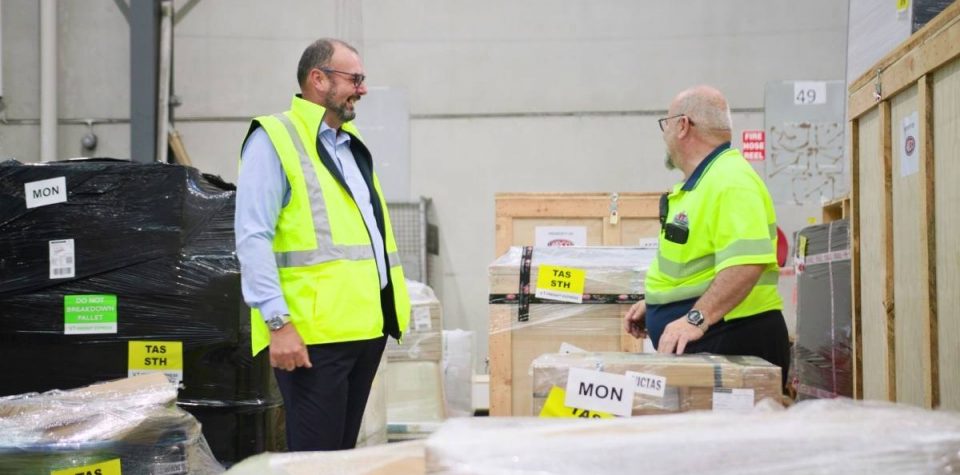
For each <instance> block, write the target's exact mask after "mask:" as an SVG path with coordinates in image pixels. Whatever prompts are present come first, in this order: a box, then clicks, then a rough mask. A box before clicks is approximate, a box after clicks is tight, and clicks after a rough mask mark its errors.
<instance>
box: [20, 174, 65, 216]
mask: <svg viewBox="0 0 960 475" xmlns="http://www.w3.org/2000/svg"><path fill="white" fill-rule="evenodd" d="M23 195H24V197H25V198H26V200H27V209H29V208H37V207H39V206H46V205H52V204H54V203H66V202H67V179H66V177H62V176H61V177H57V178H50V179H48V180H40V181H32V182H30V183H25V184H24V185H23Z"/></svg>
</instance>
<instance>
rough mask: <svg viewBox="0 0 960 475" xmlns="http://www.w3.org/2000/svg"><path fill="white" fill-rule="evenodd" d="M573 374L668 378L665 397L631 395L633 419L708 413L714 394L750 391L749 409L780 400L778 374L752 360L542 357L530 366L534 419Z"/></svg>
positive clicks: (613, 355)
mask: <svg viewBox="0 0 960 475" xmlns="http://www.w3.org/2000/svg"><path fill="white" fill-rule="evenodd" d="M571 368H582V369H588V370H592V371H601V372H604V373H612V374H625V373H626V372H627V371H633V372H637V373H644V374H648V375H655V376H661V377H664V378H666V387H665V389H664V396H663V397H659V396H650V395H644V394H640V393H639V392H638V393H637V394H636V395H634V398H633V411H632V414H633V415H634V416H639V415H647V414H666V413H672V412H686V411H695V410H710V409H712V408H713V403H714V391H715V390H716V389H717V388H725V389H750V390H752V391H753V400H752V402H753V403H758V402H760V401H761V400H763V399H767V398H769V399H772V400H776V401H779V400H780V399H779V398H780V368H779V367H778V366H774V365H772V364H770V363H768V362H766V361H764V360H762V359H760V358H757V357H753V356H721V355H706V354H696V355H680V356H677V355H660V354H634V353H570V354H560V353H556V354H545V355H542V356H540V357H538V358H537V359H536V360H534V361H533V364H532V365H531V369H532V372H533V413H534V414H540V411H541V410H542V409H543V406H544V403H545V402H546V400H547V397H548V396H549V394H550V391H551V389H553V388H554V387H559V388H561V389H563V388H566V387H567V374H568V373H569V371H570V369H571Z"/></svg>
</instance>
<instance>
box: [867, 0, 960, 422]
mask: <svg viewBox="0 0 960 475" xmlns="http://www.w3.org/2000/svg"><path fill="white" fill-rule="evenodd" d="M871 71H872V72H870V73H868V74H865V75H864V76H863V77H861V78H859V79H858V80H857V81H855V82H854V84H853V85H851V87H850V98H849V103H848V106H849V111H848V112H849V113H848V116H849V117H850V123H849V127H848V136H849V137H850V147H849V149H850V151H851V155H850V156H851V170H852V178H853V183H852V194H851V196H852V209H851V211H852V225H853V243H852V244H853V245H852V250H853V256H852V257H853V318H854V346H855V354H856V357H855V364H854V375H855V376H854V377H855V384H854V394H855V396H856V397H859V398H865V399H887V400H891V401H899V402H905V403H910V404H915V405H918V406H923V407H944V408H948V409H953V410H957V409H960V372H958V371H957V370H956V368H955V365H956V361H958V360H960V310H958V309H960V292H958V291H957V289H960V254H958V251H957V250H958V249H960V233H958V231H960V229H958V228H960V213H957V210H956V207H957V203H958V202H960V187H958V186H957V185H956V183H957V181H958V180H960V127H958V125H957V124H958V123H960V2H955V3H953V5H951V6H950V7H948V8H947V9H946V10H944V11H943V12H942V13H941V14H940V15H939V16H937V17H936V18H934V19H933V20H932V21H931V22H930V23H928V24H927V25H926V26H925V27H924V28H923V29H921V30H920V31H918V32H917V33H916V34H914V35H913V36H912V37H910V39H908V40H907V41H906V42H905V43H904V44H902V45H901V46H900V47H899V48H898V49H897V50H895V51H893V52H892V53H890V54H889V55H887V56H886V57H884V58H883V59H882V60H881V61H880V62H879V63H878V64H877V65H876V66H875V67H874V68H872V70H871ZM914 113H916V114H917V116H916V117H917V121H916V129H917V130H916V133H915V135H914V136H915V137H916V140H915V142H914V143H915V144H916V146H917V148H918V151H917V152H915V154H916V156H917V157H918V158H917V160H918V171H917V172H915V173H913V172H910V170H909V169H905V168H903V163H902V162H903V160H902V158H901V157H902V154H903V152H902V149H903V148H904V146H905V142H904V141H902V138H903V135H904V127H905V125H906V124H905V122H904V119H906V118H908V117H910V116H912V114H914ZM908 163H909V162H908ZM934 172H936V173H934Z"/></svg>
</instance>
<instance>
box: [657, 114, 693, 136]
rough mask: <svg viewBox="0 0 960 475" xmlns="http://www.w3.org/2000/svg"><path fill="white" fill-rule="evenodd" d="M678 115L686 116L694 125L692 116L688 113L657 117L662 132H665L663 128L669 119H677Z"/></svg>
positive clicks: (691, 124)
mask: <svg viewBox="0 0 960 475" xmlns="http://www.w3.org/2000/svg"><path fill="white" fill-rule="evenodd" d="M677 117H686V118H687V122H689V123H690V126H691V127H693V120H691V119H690V116H688V115H687V114H677V115H671V116H670V117H664V118H662V119H657V124H659V125H660V132H663V128H664V127H665V126H666V125H667V121H668V120H670V119H676V118H677Z"/></svg>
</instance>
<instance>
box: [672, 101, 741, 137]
mask: <svg viewBox="0 0 960 475" xmlns="http://www.w3.org/2000/svg"><path fill="white" fill-rule="evenodd" d="M698 92H699V91H697V90H692V91H690V93H689V94H684V95H682V96H681V97H680V98H679V99H678V100H677V111H678V113H682V114H684V115H686V116H688V117H690V119H691V120H692V121H693V122H694V124H696V126H697V127H700V128H701V129H703V130H705V131H706V130H708V131H709V133H710V134H711V135H716V134H717V132H732V131H733V119H732V117H731V115H730V106H729V105H728V104H727V101H726V100H724V99H723V97H722V96H713V95H708V94H700V93H698Z"/></svg>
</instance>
